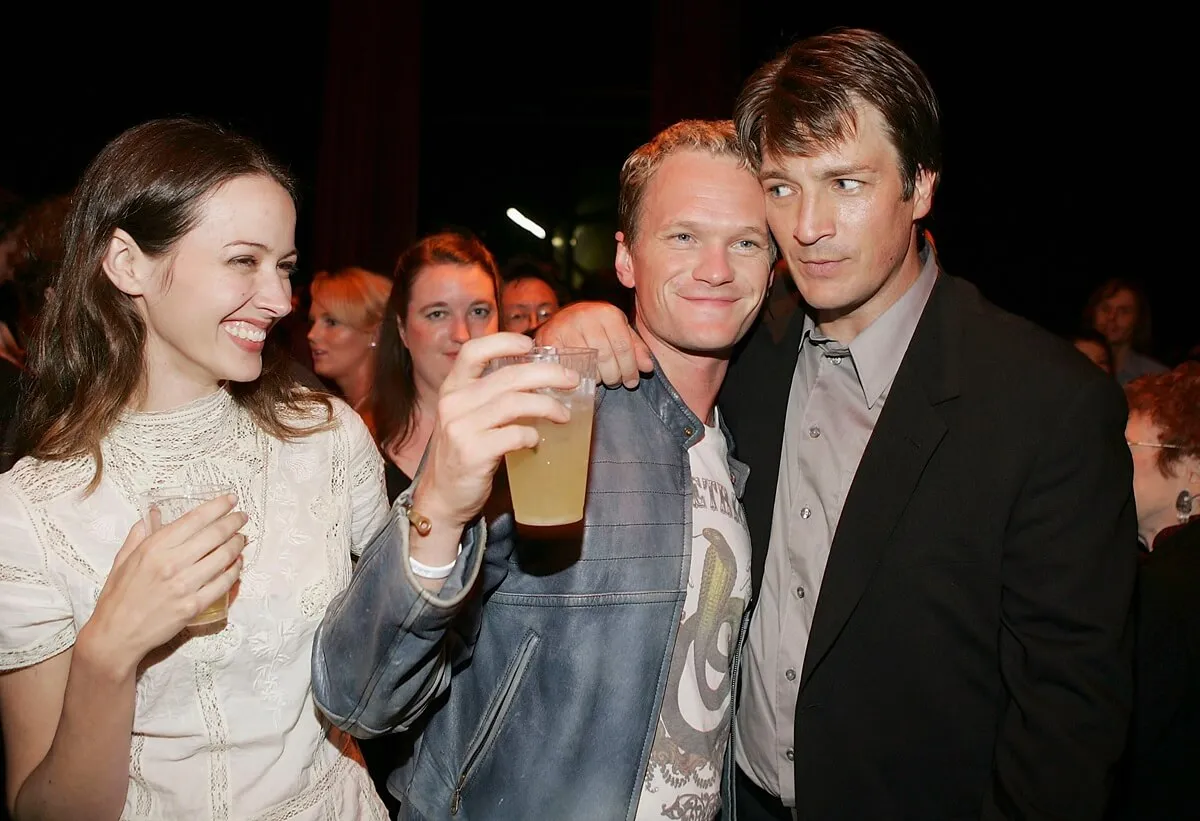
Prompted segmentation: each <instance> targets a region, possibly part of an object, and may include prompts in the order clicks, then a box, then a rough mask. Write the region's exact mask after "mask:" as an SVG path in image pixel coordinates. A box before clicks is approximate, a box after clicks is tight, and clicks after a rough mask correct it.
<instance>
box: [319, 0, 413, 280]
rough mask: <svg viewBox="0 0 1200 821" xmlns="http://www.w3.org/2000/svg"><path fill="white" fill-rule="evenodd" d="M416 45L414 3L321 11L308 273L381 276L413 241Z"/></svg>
mask: <svg viewBox="0 0 1200 821" xmlns="http://www.w3.org/2000/svg"><path fill="white" fill-rule="evenodd" d="M420 41H421V14H420V2H419V0H334V2H332V3H330V19H329V50H328V66H327V69H326V76H325V83H326V85H325V98H324V120H323V125H322V131H321V144H320V149H319V155H318V167H317V185H316V202H315V203H313V204H312V207H313V212H314V214H315V219H314V225H313V256H314V259H313V270H323V269H333V268H339V267H342V266H346V265H359V266H363V267H365V268H368V269H371V270H374V271H378V272H380V273H385V274H390V273H391V270H392V267H393V265H394V264H395V261H396V257H397V256H398V255H399V253H400V251H401V250H403V249H404V247H405V246H406V245H408V244H409V243H410V242H411V241H412V240H413V239H414V238H415V235H416V227H417V169H418V160H419V139H418V138H419V134H420V129H419V124H420V117H419V115H420V86H421V84H420V67H421V60H420ZM301 59H302V58H301Z"/></svg>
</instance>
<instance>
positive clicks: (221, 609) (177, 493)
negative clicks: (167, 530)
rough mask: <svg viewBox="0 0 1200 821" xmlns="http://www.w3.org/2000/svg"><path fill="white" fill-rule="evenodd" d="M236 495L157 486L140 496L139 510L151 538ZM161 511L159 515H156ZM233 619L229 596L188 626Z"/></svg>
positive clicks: (224, 489)
mask: <svg viewBox="0 0 1200 821" xmlns="http://www.w3.org/2000/svg"><path fill="white" fill-rule="evenodd" d="M233 492H234V490H233V488H232V487H229V486H228V485H200V484H184V485H174V486H170V487H157V488H154V489H153V490H149V491H146V492H145V493H143V494H141V496H140V497H139V503H140V504H139V508H140V511H139V512H140V513H141V516H142V521H143V522H145V525H146V534H147V535H149V534H150V533H153V532H154V531H156V530H159V529H161V528H163V527H165V526H166V525H169V524H170V523H171V522H173V521H175V520H176V519H178V518H179V517H180V516H182V515H183V514H185V513H187V512H188V511H189V510H193V509H194V508H197V507H199V506H200V505H202V504H204V503H205V502H207V501H210V500H212V499H215V498H217V497H218V496H228V495H229V494H232V493H233ZM154 511H157V515H152V512H154ZM228 617H229V593H228V592H226V593H225V594H224V595H223V596H221V598H219V599H217V600H216V601H215V602H213V603H212V604H210V605H209V606H208V607H206V608H204V609H203V610H201V611H200V613H199V614H197V616H196V618H194V619H192V620H191V621H190V622H188V627H202V626H204V625H207V624H216V623H217V622H221V621H225V620H226V619H227V618H228Z"/></svg>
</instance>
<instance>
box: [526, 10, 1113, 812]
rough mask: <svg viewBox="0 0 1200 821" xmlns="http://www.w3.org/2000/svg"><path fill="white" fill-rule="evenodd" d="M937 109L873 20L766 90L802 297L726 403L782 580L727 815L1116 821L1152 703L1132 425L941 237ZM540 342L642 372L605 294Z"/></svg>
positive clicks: (767, 176) (775, 169)
mask: <svg viewBox="0 0 1200 821" xmlns="http://www.w3.org/2000/svg"><path fill="white" fill-rule="evenodd" d="M938 121H939V113H938V109H937V102H936V98H935V96H934V94H933V91H932V89H931V88H930V86H929V83H928V80H927V79H926V78H925V76H924V74H923V73H922V72H921V70H920V69H919V68H918V67H917V66H916V64H915V63H913V61H912V60H911V59H910V58H909V57H908V56H907V55H906V54H904V53H903V52H902V51H901V50H900V49H899V48H897V47H896V46H895V45H894V44H892V43H891V42H890V41H888V40H887V39H885V38H883V37H882V36H880V35H878V34H875V33H873V32H868V31H862V30H839V31H835V32H833V33H831V34H828V35H824V36H821V37H815V38H810V39H808V40H804V41H801V42H799V43H797V44H795V45H793V46H792V47H791V48H790V49H788V50H787V51H786V52H785V53H784V54H783V55H782V56H780V57H779V58H777V59H776V60H774V61H772V62H771V63H768V64H767V65H765V66H763V67H762V68H761V69H759V71H757V72H756V73H755V74H754V75H753V76H752V77H751V78H750V79H749V80H748V81H747V82H746V84H745V86H744V87H743V90H742V93H741V94H740V95H739V99H738V103H737V109H736V112H735V122H736V123H737V125H738V130H739V136H740V137H741V139H742V141H743V143H744V145H745V146H746V148H747V150H748V154H749V155H750V156H751V157H752V158H753V160H754V162H755V164H756V166H757V171H758V172H759V177H760V179H761V181H762V184H763V189H764V193H765V195H766V197H767V211H768V219H769V222H770V225H771V229H772V233H773V235H774V237H775V239H776V241H777V242H778V244H779V246H780V250H781V252H782V254H783V257H784V258H785V259H786V261H787V264H788V268H789V271H790V273H791V274H792V278H793V280H794V281H795V284H796V286H797V288H798V290H799V292H800V296H801V297H802V298H803V300H804V304H803V305H802V306H801V308H800V310H797V311H795V312H794V313H793V315H792V317H791V318H790V320H789V321H787V322H786V324H785V329H784V332H783V333H782V334H779V333H778V330H777V328H778V324H775V323H767V322H763V323H760V327H759V328H758V330H757V331H756V332H755V333H754V334H752V335H751V336H750V337H749V338H748V339H747V341H746V344H745V345H744V347H743V348H742V349H741V350H740V351H739V352H738V354H736V358H735V360H734V362H733V363H732V366H731V368H730V370H729V373H728V377H727V379H726V382H725V386H724V388H723V390H722V392H721V395H720V400H719V405H720V408H721V410H722V412H723V413H724V414H725V416H726V419H727V421H728V422H729V424H730V426H731V428H732V431H733V435H734V440H735V442H736V447H737V455H738V457H739V458H740V459H742V460H743V461H745V462H746V463H747V464H749V465H750V468H751V471H750V478H749V483H748V485H747V488H746V495H745V506H746V513H747V519H748V521H749V524H750V530H751V536H752V541H753V547H754V556H753V559H754V565H753V569H754V583H755V590H756V599H755V604H754V607H755V611H754V617H753V620H752V624H751V628H750V633H749V635H748V637H747V642H746V649H745V652H744V653H743V657H742V660H741V663H742V670H741V677H742V678H741V689H740V693H739V703H738V712H737V729H736V731H735V744H734V748H735V751H736V763H737V766H736V776H735V781H736V789H735V790H734V791H733V794H732V795H730V796H728V798H729V802H728V803H729V804H731V805H732V806H729V805H727V806H726V808H725V809H726V815H727V816H728V817H736V818H738V819H742V820H743V821H745V820H746V819H749V821H757V820H758V819H776V818H778V819H791V818H798V819H804V821H837V820H839V819H846V821H878V820H879V819H914V820H919V821H941V819H969V818H970V819H974V818H979V819H1081V820H1082V819H1099V818H1100V817H1101V816H1102V815H1103V811H1104V807H1105V803H1106V800H1107V796H1108V793H1109V782H1110V778H1111V770H1112V766H1113V764H1114V763H1115V762H1116V760H1117V759H1118V758H1119V756H1120V753H1121V750H1122V747H1123V744H1124V739H1125V732H1126V726H1127V723H1128V714H1129V710H1130V703H1131V699H1132V681H1131V680H1132V670H1131V668H1132V656H1131V652H1132V643H1131V638H1132V636H1131V632H1130V625H1129V614H1130V601H1131V595H1132V588H1133V580H1134V575H1135V564H1136V557H1135V554H1134V551H1133V550H1132V549H1131V548H1130V545H1132V544H1133V543H1134V539H1135V537H1136V523H1135V514H1134V509H1133V499H1132V490H1131V481H1132V478H1131V477H1132V470H1131V464H1130V456H1129V451H1128V448H1127V447H1126V445H1125V441H1124V425H1125V416H1126V407H1125V403H1124V399H1123V397H1122V396H1121V393H1120V390H1119V389H1118V388H1117V386H1116V385H1115V384H1114V383H1113V382H1112V381H1111V380H1110V379H1107V378H1106V377H1105V375H1104V374H1103V373H1102V372H1100V371H1099V370H1097V369H1096V368H1095V367H1094V366H1092V365H1091V364H1090V363H1088V362H1087V361H1086V360H1085V359H1084V358H1083V357H1081V356H1079V355H1078V354H1077V353H1076V352H1075V351H1074V350H1073V349H1071V348H1070V346H1068V345H1066V344H1065V343H1063V342H1061V341H1059V340H1057V339H1056V338H1054V337H1052V336H1051V335H1049V334H1047V333H1045V332H1043V331H1042V330H1040V329H1039V328H1037V327H1035V326H1034V325H1032V324H1030V323H1028V322H1025V321H1023V320H1021V319H1018V318H1017V317H1014V316H1012V315H1009V314H1007V313H1005V312H1003V311H1001V310H999V309H998V308H996V307H994V306H992V305H991V304H989V303H988V302H987V301H986V300H985V299H983V297H982V296H981V295H980V294H979V292H978V291H977V290H976V289H975V288H974V287H973V286H971V285H970V284H969V283H967V282H966V281H965V280H961V279H957V278H954V277H952V276H949V275H947V274H946V273H945V272H944V271H942V270H941V267H940V265H939V262H938V260H937V257H936V255H935V254H933V253H932V249H929V248H927V247H926V246H925V243H924V241H923V233H922V231H921V230H920V227H919V221H920V220H921V218H923V217H924V216H925V215H926V214H927V213H928V212H929V209H930V207H931V205H932V200H933V194H934V189H935V188H936V183H937V178H938V174H939V173H940V170H941V154H940V135H939V123H938ZM771 327H774V328H775V329H776V331H775V333H772V332H771V330H770V328H771ZM539 339H540V340H546V341H550V340H554V341H557V342H559V344H567V343H568V342H578V341H580V340H584V341H587V342H589V343H590V344H593V345H595V346H598V347H601V348H604V349H605V351H604V352H605V354H608V355H607V356H606V357H604V358H605V359H606V360H607V367H606V369H605V370H606V374H605V377H606V381H610V382H612V381H616V379H622V378H623V379H625V381H626V382H627V383H628V382H630V381H632V379H631V376H632V375H635V371H636V368H637V365H635V364H634V363H635V361H636V360H638V359H640V357H639V356H636V354H638V353H639V352H640V346H639V344H638V342H637V340H636V338H635V337H633V336H632V335H631V333H630V332H629V331H627V330H626V329H625V326H624V325H623V324H622V323H621V322H619V321H618V320H617V318H616V317H614V316H613V315H612V312H611V311H605V310H604V309H602V308H599V307H597V306H579V307H576V308H572V307H570V306H568V308H566V309H564V311H563V312H562V313H560V314H559V315H558V316H557V317H556V318H555V320H552V322H551V324H550V325H549V326H545V327H544V328H543V330H542V332H541V333H540V334H539ZM610 345H611V349H612V351H611V352H610V350H609V348H610ZM640 364H641V365H643V366H644V364H645V363H644V362H641V363H640ZM618 372H619V375H618Z"/></svg>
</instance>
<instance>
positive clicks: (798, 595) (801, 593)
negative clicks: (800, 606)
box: [796, 587, 804, 599]
mask: <svg viewBox="0 0 1200 821" xmlns="http://www.w3.org/2000/svg"><path fill="white" fill-rule="evenodd" d="M796 598H798V599H802V598H804V588H803V587H797V588H796Z"/></svg>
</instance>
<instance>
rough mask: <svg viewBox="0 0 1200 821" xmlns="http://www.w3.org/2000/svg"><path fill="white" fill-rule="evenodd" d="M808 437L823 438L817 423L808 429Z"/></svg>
mask: <svg viewBox="0 0 1200 821" xmlns="http://www.w3.org/2000/svg"><path fill="white" fill-rule="evenodd" d="M808 438H809V439H820V438H821V429H820V428H818V427H817V426H816V425H813V426H812V427H811V428H809V429H808Z"/></svg>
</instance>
